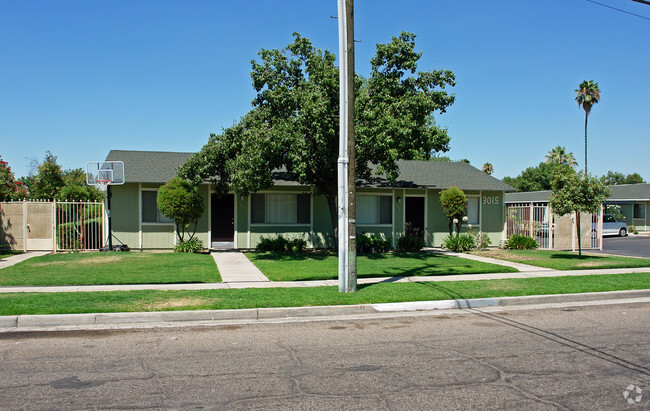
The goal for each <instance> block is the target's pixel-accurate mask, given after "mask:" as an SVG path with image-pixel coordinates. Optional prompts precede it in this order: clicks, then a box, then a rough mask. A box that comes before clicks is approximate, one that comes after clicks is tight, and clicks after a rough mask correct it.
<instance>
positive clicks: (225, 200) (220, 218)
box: [211, 194, 235, 242]
mask: <svg viewBox="0 0 650 411" xmlns="http://www.w3.org/2000/svg"><path fill="white" fill-rule="evenodd" d="M211 201H212V210H211V211H212V242H233V241H234V240H235V197H234V196H233V195H232V194H228V195H225V196H223V197H221V198H219V197H217V195H216V194H212V199H211Z"/></svg>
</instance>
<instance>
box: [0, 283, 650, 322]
mask: <svg viewBox="0 0 650 411" xmlns="http://www.w3.org/2000/svg"><path fill="white" fill-rule="evenodd" d="M639 298H650V289H647V290H629V291H610V292H601V293H582V294H554V295H531V296H524V297H498V298H475V299H466V300H442V301H413V302H404V303H382V304H357V305H335V306H318V307H281V308H249V309H242V310H197V311H162V312H160V311H159V312H130V313H97V314H61V315H60V314H55V315H14V316H0V333H3V332H5V333H6V332H15V331H23V330H29V331H34V330H39V329H52V328H53V327H54V328H55V329H56V327H62V328H63V329H65V327H75V329H86V328H87V329H90V328H95V327H97V326H111V325H113V326H126V325H131V327H126V328H136V327H138V326H143V325H155V324H163V323H166V324H169V323H178V325H179V326H182V323H183V322H201V321H202V322H208V321H244V320H248V321H254V320H269V319H292V318H296V319H299V318H303V319H304V318H315V317H333V316H353V315H364V314H375V313H376V314H379V313H398V312H409V311H411V312H413V311H433V310H453V309H468V308H482V307H508V306H524V305H542V304H553V303H574V302H575V303H584V302H594V301H612V300H624V299H639Z"/></svg>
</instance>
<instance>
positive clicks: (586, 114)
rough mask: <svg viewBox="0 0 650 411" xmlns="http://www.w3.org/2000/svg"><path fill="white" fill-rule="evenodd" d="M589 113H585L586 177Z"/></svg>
mask: <svg viewBox="0 0 650 411" xmlns="http://www.w3.org/2000/svg"><path fill="white" fill-rule="evenodd" d="M588 117H589V112H588V111H585V176H586V175H587V118H588Z"/></svg>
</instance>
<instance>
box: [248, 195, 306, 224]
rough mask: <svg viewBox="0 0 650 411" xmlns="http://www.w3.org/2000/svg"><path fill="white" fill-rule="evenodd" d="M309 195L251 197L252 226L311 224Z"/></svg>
mask: <svg viewBox="0 0 650 411" xmlns="http://www.w3.org/2000/svg"><path fill="white" fill-rule="evenodd" d="M310 201H311V196H310V195H309V194H253V195H251V223H252V224H310V223H311V209H310Z"/></svg>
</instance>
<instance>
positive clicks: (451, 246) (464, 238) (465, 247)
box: [442, 233, 476, 253]
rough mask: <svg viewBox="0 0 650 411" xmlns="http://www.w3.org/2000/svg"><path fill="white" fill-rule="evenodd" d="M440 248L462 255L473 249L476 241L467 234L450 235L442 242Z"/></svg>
mask: <svg viewBox="0 0 650 411" xmlns="http://www.w3.org/2000/svg"><path fill="white" fill-rule="evenodd" d="M442 248H444V249H446V250H449V251H454V252H457V253H463V252H466V251H470V250H473V249H475V248H476V241H475V240H474V236H473V235H471V234H469V233H463V234H460V235H455V236H454V235H451V236H448V237H447V238H445V239H444V240H443V242H442Z"/></svg>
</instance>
